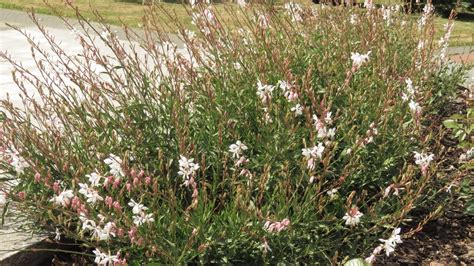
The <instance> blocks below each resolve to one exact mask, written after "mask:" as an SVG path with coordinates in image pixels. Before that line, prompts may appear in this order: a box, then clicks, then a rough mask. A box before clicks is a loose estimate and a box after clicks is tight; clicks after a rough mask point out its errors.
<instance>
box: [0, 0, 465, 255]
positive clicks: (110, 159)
mask: <svg viewBox="0 0 474 266" xmlns="http://www.w3.org/2000/svg"><path fill="white" fill-rule="evenodd" d="M399 10H400V9H399V8H397V7H383V8H382V9H376V8H374V7H371V6H369V8H368V9H359V8H347V9H344V8H330V7H325V6H323V7H322V8H319V7H318V8H316V7H314V8H306V7H302V6H299V5H296V4H290V5H287V6H286V9H284V11H278V10H268V9H254V8H253V7H250V6H248V7H247V8H246V9H245V10H242V13H244V15H243V16H241V20H240V21H241V24H240V25H239V27H237V28H235V29H234V28H229V27H227V26H226V25H225V24H224V23H223V22H222V21H220V19H219V16H218V14H215V13H214V12H213V10H212V7H206V6H203V5H197V6H196V7H195V8H194V9H193V10H191V11H190V12H192V13H191V14H192V18H193V21H194V24H195V25H196V26H197V28H198V29H199V32H198V33H197V34H196V33H193V32H191V31H189V30H186V29H182V31H181V32H180V38H181V40H182V42H183V43H184V49H182V50H180V49H178V47H177V46H176V45H175V44H173V43H171V42H170V41H169V40H168V38H167V35H166V34H163V31H162V29H161V28H160V27H159V26H158V25H157V23H156V21H157V20H158V18H156V17H154V15H153V13H151V14H150V15H149V17H148V19H147V21H148V23H147V24H146V29H145V34H144V36H143V37H136V36H135V35H133V34H132V33H130V32H129V35H128V36H129V39H130V40H132V39H133V40H134V41H136V42H138V43H139V44H140V45H128V44H127V43H124V42H121V41H119V40H118V39H117V37H116V35H115V33H114V32H112V31H110V30H109V29H108V28H107V27H106V26H104V27H105V31H104V34H100V35H97V36H96V35H93V34H92V33H91V30H90V29H89V28H88V27H89V26H90V25H88V23H87V22H86V21H81V23H80V25H81V26H82V27H83V29H82V30H75V31H74V32H75V34H76V37H77V39H78V41H79V42H80V43H81V45H82V46H83V48H84V49H83V53H82V55H81V56H75V55H68V54H67V53H66V52H65V51H64V50H62V49H61V47H60V46H56V45H54V42H53V41H52V37H51V36H49V35H48V34H47V33H46V32H44V33H45V36H46V38H47V39H48V40H51V51H49V52H48V51H45V50H43V49H41V48H40V47H38V46H36V45H35V42H34V41H32V45H33V47H32V49H33V50H32V51H33V52H34V53H35V60H36V61H37V62H38V66H39V69H40V75H33V74H31V72H29V70H28V69H25V68H23V67H22V65H21V64H19V63H17V62H15V61H14V60H13V59H12V58H10V57H9V56H8V55H7V54H4V53H3V54H0V55H1V56H2V57H3V58H4V59H6V60H8V61H9V62H11V64H12V65H13V66H14V67H15V72H14V75H15V77H16V81H17V84H18V86H19V87H20V88H25V91H26V87H28V86H32V87H33V88H34V89H35V90H36V93H37V95H39V97H40V99H39V100H38V99H37V98H34V96H32V95H31V94H26V93H25V95H24V102H23V104H24V108H17V107H15V106H13V105H12V104H10V103H9V102H8V101H7V100H4V101H2V103H1V108H2V109H3V110H4V111H5V118H4V120H3V132H2V136H1V141H2V146H3V158H4V161H3V163H2V164H1V168H2V169H3V170H4V171H6V172H8V173H10V174H11V176H13V177H15V178H16V179H17V180H18V181H17V182H18V184H17V185H16V186H15V187H14V188H13V189H12V190H11V191H9V199H10V200H12V201H17V202H18V203H19V204H21V205H22V206H23V210H24V214H25V215H27V216H29V217H30V218H32V219H35V220H36V221H37V222H38V224H40V225H42V226H44V228H45V229H47V230H51V231H52V232H54V231H56V232H57V236H58V237H59V238H61V237H65V238H69V239H75V240H76V241H78V243H80V244H81V245H82V246H83V247H84V252H85V253H87V254H89V255H90V256H91V257H92V260H94V261H95V262H96V263H98V264H112V263H115V264H126V263H129V262H136V263H144V262H160V263H183V262H198V261H201V262H237V263H243V262H250V261H252V262H258V263H260V262H264V261H266V262H273V263H274V262H294V261H306V262H315V261H318V262H321V263H329V262H333V263H336V262H344V261H346V260H347V259H349V258H357V257H363V258H365V257H367V260H368V261H374V260H376V258H377V256H383V255H391V254H392V253H393V252H396V246H397V244H399V243H401V242H402V241H403V240H402V239H403V236H404V235H407V234H411V233H413V232H414V231H416V230H419V229H420V228H421V226H422V225H423V223H422V224H420V225H419V226H418V227H416V226H415V227H410V226H408V224H407V219H408V218H409V217H410V215H411V211H412V210H414V209H416V208H420V207H424V206H425V203H426V202H427V201H433V199H438V198H439V196H441V195H443V193H445V192H444V191H445V186H446V185H447V184H448V183H449V177H448V176H447V175H445V174H444V173H443V170H442V168H440V167H439V166H440V164H441V162H442V161H443V158H444V157H443V156H444V150H443V149H442V147H441V146H440V141H439V140H440V139H441V138H442V136H443V131H442V130H440V129H441V126H440V125H439V123H437V122H433V121H437V120H436V115H437V107H438V106H440V105H443V104H445V103H446V102H447V101H449V100H450V97H451V96H452V95H453V94H454V92H455V88H456V83H457V81H458V80H459V79H460V78H461V77H462V73H461V71H460V70H459V69H453V68H448V67H447V64H446V56H445V55H444V54H442V53H439V52H438V51H439V49H438V48H440V49H442V48H443V47H444V46H446V45H447V44H446V43H447V38H446V39H443V40H442V41H441V42H440V43H437V41H436V40H434V39H433V31H432V30H431V29H432V26H433V24H432V23H433V22H432V12H433V11H432V9H430V8H427V9H426V10H425V13H424V14H423V15H422V17H421V18H420V20H418V21H413V20H412V19H411V18H410V17H408V16H406V15H405V14H403V13H401V12H400V11H399ZM86 29H89V30H86ZM451 29H452V22H450V24H449V25H448V26H447V30H448V31H449V30H451ZM96 32H97V34H99V33H100V32H101V30H98V29H97V30H96ZM197 35H199V37H196V36H197ZM447 35H448V33H447ZM133 36H135V37H133ZM26 37H27V38H31V37H28V36H26ZM448 38H449V35H448ZM100 40H101V41H103V42H105V43H106V44H107V45H108V47H109V49H110V51H109V53H106V52H105V51H104V50H99V49H98V48H97V45H96V44H97V42H99V41H100ZM131 44H133V43H131ZM110 52H111V53H110ZM431 211H432V212H431V213H428V214H427V216H426V219H427V220H428V219H429V218H430V217H432V215H434V214H435V213H436V212H437V211H438V209H437V208H435V209H432V210H431ZM92 260H91V261H92Z"/></svg>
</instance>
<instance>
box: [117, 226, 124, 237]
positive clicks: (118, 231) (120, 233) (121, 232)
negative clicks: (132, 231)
mask: <svg viewBox="0 0 474 266" xmlns="http://www.w3.org/2000/svg"><path fill="white" fill-rule="evenodd" d="M117 236H118V237H123V236H124V232H123V229H122V228H119V229H117Z"/></svg>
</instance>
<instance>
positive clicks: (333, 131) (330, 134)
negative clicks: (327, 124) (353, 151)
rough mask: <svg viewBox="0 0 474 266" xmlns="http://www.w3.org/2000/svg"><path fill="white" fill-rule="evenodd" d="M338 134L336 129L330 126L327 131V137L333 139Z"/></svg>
mask: <svg viewBox="0 0 474 266" xmlns="http://www.w3.org/2000/svg"><path fill="white" fill-rule="evenodd" d="M334 136H336V129H335V128H330V129H329V130H328V133H327V137H328V138H330V139H332V138H334Z"/></svg>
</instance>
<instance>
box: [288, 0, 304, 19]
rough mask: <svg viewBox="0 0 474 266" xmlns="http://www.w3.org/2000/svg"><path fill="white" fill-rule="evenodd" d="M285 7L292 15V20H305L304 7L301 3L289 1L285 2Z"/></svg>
mask: <svg viewBox="0 0 474 266" xmlns="http://www.w3.org/2000/svg"><path fill="white" fill-rule="evenodd" d="M285 9H286V10H287V12H288V14H289V15H290V17H291V21H293V22H301V21H303V12H304V11H303V8H302V7H301V5H299V4H297V3H294V2H289V3H286V4H285Z"/></svg>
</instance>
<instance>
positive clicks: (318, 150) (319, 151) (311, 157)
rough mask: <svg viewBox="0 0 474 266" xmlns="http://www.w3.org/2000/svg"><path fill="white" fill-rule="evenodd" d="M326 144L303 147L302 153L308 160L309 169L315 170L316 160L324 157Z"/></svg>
mask: <svg viewBox="0 0 474 266" xmlns="http://www.w3.org/2000/svg"><path fill="white" fill-rule="evenodd" d="M323 152H324V145H323V144H322V143H318V145H317V146H314V147H312V148H306V149H302V152H301V154H302V155H303V156H304V157H305V158H306V159H307V160H308V169H310V170H313V169H314V167H315V160H316V159H317V158H319V159H321V158H322V157H323Z"/></svg>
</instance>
